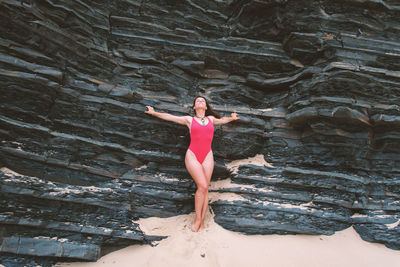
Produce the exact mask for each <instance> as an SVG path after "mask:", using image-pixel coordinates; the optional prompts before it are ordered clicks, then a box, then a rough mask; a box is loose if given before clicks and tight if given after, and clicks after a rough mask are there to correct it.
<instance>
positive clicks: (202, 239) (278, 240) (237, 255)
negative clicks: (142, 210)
mask: <svg viewBox="0 0 400 267" xmlns="http://www.w3.org/2000/svg"><path fill="white" fill-rule="evenodd" d="M193 219H194V213H191V214H188V215H180V216H175V217H170V218H164V219H163V218H147V219H140V220H139V221H138V223H139V224H140V227H141V229H142V230H143V231H144V232H145V233H146V234H148V235H165V236H168V238H166V239H163V240H161V241H158V242H157V245H156V246H154V247H151V246H149V245H133V246H129V247H126V248H124V249H121V250H118V251H114V252H112V253H110V254H107V255H105V256H103V257H102V258H100V259H99V260H98V261H97V262H94V263H92V262H91V263H58V264H57V265H56V266H59V267H61V266H70V267H78V266H79V267H84V266H85V267H86V266H87V267H89V266H118V267H125V266H126V267H128V266H129V267H131V266H157V267H159V266H192V267H195V266H229V267H235V266H296V267H301V266H307V267H312V266H318V267H320V266H325V267H329V266H341V267H343V266H349V267H350V266H351V267H357V266H360V267H361V266H362V267H368V266H371V267H372V266H373V267H377V266H400V251H396V250H391V249H388V248H386V247H385V246H384V245H382V244H377V243H370V242H365V241H363V240H362V239H361V238H360V236H359V235H358V234H357V233H356V232H355V230H354V229H353V228H352V227H350V228H348V229H346V230H343V231H339V232H336V233H335V234H334V235H332V236H310V235H244V234H241V233H237V232H232V231H228V230H225V229H224V228H222V227H221V226H219V225H218V224H216V223H215V222H214V217H213V215H212V214H211V213H208V214H207V217H206V227H207V228H206V229H205V230H202V231H200V232H197V233H194V232H192V231H191V230H190V229H191V224H192V221H193Z"/></svg>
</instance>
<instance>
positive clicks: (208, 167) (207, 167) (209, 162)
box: [200, 151, 214, 229]
mask: <svg viewBox="0 0 400 267" xmlns="http://www.w3.org/2000/svg"><path fill="white" fill-rule="evenodd" d="M202 167H203V171H204V174H205V176H206V181H207V192H206V195H205V197H204V203H203V208H202V210H201V225H200V228H201V229H204V228H205V226H204V219H205V217H206V214H207V211H208V187H209V185H210V182H211V176H212V173H213V170H214V155H213V153H212V151H210V152H209V153H208V155H207V157H206V158H205V160H204V161H203V164H202Z"/></svg>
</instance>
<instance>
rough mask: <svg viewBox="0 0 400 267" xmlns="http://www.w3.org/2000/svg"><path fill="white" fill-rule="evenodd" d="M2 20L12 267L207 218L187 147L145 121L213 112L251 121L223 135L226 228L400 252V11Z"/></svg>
mask: <svg viewBox="0 0 400 267" xmlns="http://www.w3.org/2000/svg"><path fill="white" fill-rule="evenodd" d="M0 6H1V8H0V19H1V23H0V34H1V35H0V53H1V57H0V60H1V65H0V76H1V79H0V90H1V91H0V99H1V100H0V136H1V146H0V166H1V171H0V175H1V180H0V186H1V187H0V188H1V190H0V202H1V210H0V229H1V235H0V238H1V240H0V241H1V245H0V252H1V261H2V263H3V264H4V265H5V266H8V265H10V266H11V265H13V264H16V263H21V264H22V263H23V264H27V265H29V264H35V263H40V264H42V265H51V263H52V262H54V261H57V260H60V259H62V260H68V259H69V260H73V261H76V260H79V261H80V260H90V261H93V260H96V259H98V258H99V257H100V256H101V255H104V254H106V253H108V252H109V251H112V250H114V249H118V248H121V247H124V246H128V245H131V244H147V243H151V242H152V241H153V240H158V239H160V238H164V237H162V236H147V235H145V234H144V233H143V232H142V231H141V230H140V226H139V225H138V224H137V223H135V221H136V220H137V219H138V218H140V217H149V216H158V217H168V216H173V215H178V214H183V213H189V212H192V211H193V194H194V191H195V184H194V183H193V181H192V179H191V178H190V176H189V175H188V173H187V172H186V170H185V166H184V163H183V157H184V154H185V151H186V149H187V146H188V144H189V134H188V130H187V129H186V128H185V127H184V126H180V125H174V124H172V123H168V122H165V121H162V120H159V119H157V118H154V117H151V116H149V115H146V114H145V113H144V111H145V106H146V105H152V106H154V107H155V109H156V110H158V111H164V112H169V113H172V114H175V115H187V114H193V113H191V108H190V107H191V104H192V100H193V98H194V96H195V95H198V94H201V95H204V96H206V97H207V98H208V99H209V100H210V102H211V104H212V105H213V107H214V108H215V110H216V111H218V112H220V113H221V114H222V115H228V116H229V115H230V113H231V112H237V113H239V115H240V117H241V120H240V121H235V122H232V123H230V124H226V125H223V126H219V127H216V132H215V138H214V142H213V151H214V155H215V160H216V168H215V173H214V177H213V181H214V182H213V183H212V185H211V189H210V191H211V192H212V193H214V194H217V196H218V197H217V199H216V200H213V202H212V203H211V207H212V210H213V212H214V213H215V220H216V222H217V223H218V224H220V225H221V226H223V227H224V228H227V229H230V230H233V231H240V232H243V233H247V234H272V233H278V234H312V235H319V234H324V235H331V234H333V233H334V232H335V231H338V230H342V229H345V228H348V227H354V228H355V229H356V231H357V232H358V233H359V234H360V236H361V237H362V238H363V239H364V240H366V241H370V242H379V243H383V244H385V245H386V246H387V247H389V248H392V249H400V226H399V220H400V215H399V211H400V106H399V103H400V38H399V36H400V4H399V2H398V1H396V0H390V1H389V0H386V1H385V0H382V1H375V0H346V1H344V0H321V1H294V0H260V1H252V0H243V1H242V0H237V1H236V0H227V1H200V0H187V1H146V0H140V1H139V0H138V1H135V0H117V1H101V0H95V1H86V0H82V1H54V0H42V1H35V0H25V1H19V0H18V1H17V0H3V1H0ZM254 157H256V158H257V159H261V160H258V161H257V162H258V163H257V164H254V163H252V160H251V159H252V158H254ZM248 158H250V160H248V161H247V162H249V163H248V164H246V163H243V162H246V161H243V159H248ZM236 160H242V161H241V162H242V164H239V163H238V164H236V165H235V162H237V161H236ZM259 162H263V164H259ZM232 166H233V167H232ZM232 194H235V196H237V200H235V201H232V200H229V198H226V197H224V196H226V195H232Z"/></svg>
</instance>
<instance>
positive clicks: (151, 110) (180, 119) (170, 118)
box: [145, 106, 190, 126]
mask: <svg viewBox="0 0 400 267" xmlns="http://www.w3.org/2000/svg"><path fill="white" fill-rule="evenodd" d="M146 108H147V110H146V111H145V113H147V114H150V115H153V116H156V117H157V118H160V119H163V120H166V121H172V122H175V123H178V124H182V125H186V126H187V125H189V123H190V116H175V115H172V114H169V113H162V112H156V111H154V108H153V107H151V106H146Z"/></svg>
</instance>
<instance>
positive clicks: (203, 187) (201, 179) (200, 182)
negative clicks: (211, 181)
mask: <svg viewBox="0 0 400 267" xmlns="http://www.w3.org/2000/svg"><path fill="white" fill-rule="evenodd" d="M185 165H186V169H187V170H188V172H189V174H190V175H191V176H192V178H193V180H194V181H195V183H196V185H197V190H196V193H195V195H194V209H195V213H196V218H195V220H194V223H193V226H192V231H194V232H197V231H199V229H200V225H201V213H202V209H203V204H204V198H205V196H206V194H207V192H208V183H207V178H206V176H205V174H204V171H203V167H202V165H201V164H200V163H199V162H198V161H197V159H196V156H195V155H194V153H193V152H192V151H190V150H188V151H187V152H186V156H185Z"/></svg>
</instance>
